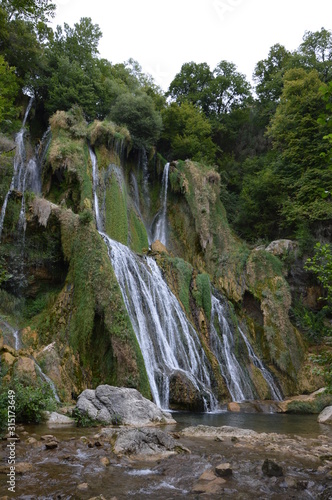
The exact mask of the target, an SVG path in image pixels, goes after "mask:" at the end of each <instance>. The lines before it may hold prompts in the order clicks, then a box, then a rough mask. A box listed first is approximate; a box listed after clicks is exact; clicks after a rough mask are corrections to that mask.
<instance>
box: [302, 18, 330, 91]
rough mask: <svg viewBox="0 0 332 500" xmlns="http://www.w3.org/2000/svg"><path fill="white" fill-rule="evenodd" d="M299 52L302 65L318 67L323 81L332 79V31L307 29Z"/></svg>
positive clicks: (310, 67) (311, 67) (312, 67)
mask: <svg viewBox="0 0 332 500" xmlns="http://www.w3.org/2000/svg"><path fill="white" fill-rule="evenodd" d="M298 53H299V56H300V61H301V63H302V65H303V66H304V67H305V68H309V69H316V70H317V71H318V74H319V76H320V78H321V80H322V81H323V82H325V83H327V82H329V81H330V80H331V79H332V31H330V30H326V29H325V28H322V29H321V30H320V31H315V32H311V31H306V32H305V34H304V36H303V42H302V43H301V45H300V47H299V50H298Z"/></svg>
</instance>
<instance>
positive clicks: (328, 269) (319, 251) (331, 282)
mask: <svg viewBox="0 0 332 500" xmlns="http://www.w3.org/2000/svg"><path fill="white" fill-rule="evenodd" d="M304 268H305V269H306V270H307V271H312V272H313V273H314V274H315V275H316V277H317V279H318V281H319V282H320V283H321V285H322V287H323V289H324V292H325V297H324V299H325V301H326V307H327V309H328V311H329V312H332V247H331V245H329V244H325V245H322V244H321V243H317V244H316V245H315V255H314V256H313V257H312V258H309V259H307V262H306V265H305V267H304Z"/></svg>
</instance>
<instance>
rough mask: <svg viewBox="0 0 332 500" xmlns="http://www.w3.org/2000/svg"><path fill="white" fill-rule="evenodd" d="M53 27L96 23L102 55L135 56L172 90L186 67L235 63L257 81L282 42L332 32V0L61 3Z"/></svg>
mask: <svg viewBox="0 0 332 500" xmlns="http://www.w3.org/2000/svg"><path fill="white" fill-rule="evenodd" d="M55 3H56V4H57V14H56V18H55V20H54V21H53V23H52V24H53V28H55V26H56V25H58V24H60V25H61V26H63V23H64V22H66V23H68V24H69V25H70V26H73V25H74V24H75V23H78V22H79V20H80V18H81V17H91V19H92V22H93V23H94V24H98V25H99V27H100V29H101V31H102V33H103V38H102V39H101V41H100V44H99V52H100V56H101V57H103V58H106V59H108V60H109V61H110V62H112V63H113V64H115V63H121V62H124V61H126V60H128V59H129V58H130V57H132V58H133V59H136V60H137V61H138V62H139V63H140V65H141V66H142V69H143V72H144V73H150V74H151V75H152V76H153V78H154V80H155V82H156V83H157V84H158V85H160V86H161V87H162V88H163V89H164V90H167V88H168V86H169V84H170V83H171V81H172V80H173V78H174V77H175V75H176V73H178V72H179V71H180V69H181V66H182V64H183V63H186V62H190V61H194V62H196V63H201V62H206V63H208V65H209V66H210V68H211V70H213V69H214V68H215V66H216V65H217V64H218V63H219V62H220V61H221V60H226V61H229V62H233V63H234V64H235V65H236V66H237V70H238V71H239V72H241V73H244V74H245V75H246V76H247V78H248V80H249V81H251V78H252V73H253V71H254V68H255V65H256V63H257V62H258V61H260V60H261V59H265V58H266V57H267V55H268V52H269V49H270V47H271V46H272V45H274V44H275V43H280V44H282V45H284V46H285V47H286V48H287V49H288V50H295V49H297V48H298V46H299V45H300V43H301V42H302V37H303V35H304V32H305V31H306V30H308V31H318V30H320V29H321V28H322V27H324V28H326V29H332V1H331V0H278V1H275V0H167V1H166V0H56V1H55Z"/></svg>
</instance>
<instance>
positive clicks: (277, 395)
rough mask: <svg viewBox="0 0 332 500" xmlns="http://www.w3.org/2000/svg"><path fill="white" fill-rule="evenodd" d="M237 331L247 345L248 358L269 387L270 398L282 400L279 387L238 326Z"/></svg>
mask: <svg viewBox="0 0 332 500" xmlns="http://www.w3.org/2000/svg"><path fill="white" fill-rule="evenodd" d="M239 332H240V333H241V335H242V338H243V340H244V342H245V344H246V346H247V349H248V354H249V358H250V359H251V361H252V362H253V364H254V365H255V366H256V367H257V368H258V369H259V370H260V371H261V373H262V375H263V377H264V379H265V381H266V382H267V384H268V386H269V388H270V392H271V396H272V399H274V400H277V401H282V400H283V395H282V393H281V392H280V389H279V388H278V386H277V384H276V383H275V381H274V379H273V377H272V375H271V373H270V372H269V371H268V370H267V369H266V368H265V366H264V365H263V363H262V361H261V360H260V359H259V358H258V356H256V354H255V352H254V350H253V348H252V346H251V345H250V343H249V340H248V339H247V337H246V336H245V334H244V333H243V331H242V330H241V328H239Z"/></svg>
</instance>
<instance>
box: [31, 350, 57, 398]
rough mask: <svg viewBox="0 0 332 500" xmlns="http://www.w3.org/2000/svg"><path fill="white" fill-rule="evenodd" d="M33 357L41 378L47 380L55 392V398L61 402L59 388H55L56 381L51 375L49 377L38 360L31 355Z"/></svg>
mask: <svg viewBox="0 0 332 500" xmlns="http://www.w3.org/2000/svg"><path fill="white" fill-rule="evenodd" d="M31 359H32V360H33V361H34V363H35V367H36V368H37V370H38V372H39V374H40V376H41V378H42V379H43V380H44V382H46V384H48V385H49V386H50V388H51V391H52V392H53V396H54V399H55V400H56V401H57V402H58V403H60V398H59V396H58V393H57V390H56V388H55V385H54V382H53V380H51V379H50V377H48V376H47V375H46V374H45V373H44V372H43V370H42V369H41V368H40V366H39V365H38V363H37V361H36V360H35V359H34V357H33V356H31Z"/></svg>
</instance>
